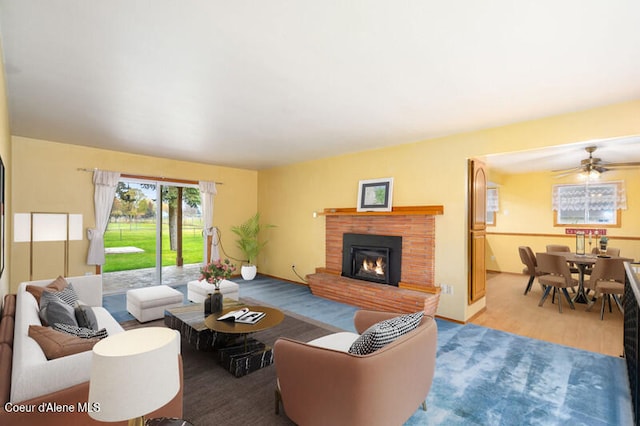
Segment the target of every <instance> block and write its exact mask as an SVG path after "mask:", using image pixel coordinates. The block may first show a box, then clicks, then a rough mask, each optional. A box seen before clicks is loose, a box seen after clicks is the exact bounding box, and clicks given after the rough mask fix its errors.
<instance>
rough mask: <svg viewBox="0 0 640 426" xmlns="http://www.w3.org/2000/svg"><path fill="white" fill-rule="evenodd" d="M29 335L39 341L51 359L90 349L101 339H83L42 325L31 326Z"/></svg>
mask: <svg viewBox="0 0 640 426" xmlns="http://www.w3.org/2000/svg"><path fill="white" fill-rule="evenodd" d="M29 337H31V338H32V339H33V340H35V341H36V342H38V345H40V348H41V349H42V352H44V355H45V356H46V357H47V359H49V360H51V359H55V358H60V357H64V356H67V355H73V354H76V353H79V352H85V351H90V350H91V349H93V345H95V344H96V343H98V342H99V341H100V339H81V338H80V337H77V336H72V335H70V334H67V333H63V332H61V331H56V330H54V329H52V328H51V327H43V326H40V325H30V326H29Z"/></svg>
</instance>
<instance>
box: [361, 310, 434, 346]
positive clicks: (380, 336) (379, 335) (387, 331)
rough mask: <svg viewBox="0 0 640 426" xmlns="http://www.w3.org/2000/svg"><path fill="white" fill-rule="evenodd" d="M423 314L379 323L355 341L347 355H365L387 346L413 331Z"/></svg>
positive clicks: (421, 312)
mask: <svg viewBox="0 0 640 426" xmlns="http://www.w3.org/2000/svg"><path fill="white" fill-rule="evenodd" d="M423 316H424V312H423V311H420V312H416V313H413V314H406V315H400V316H399V317H395V318H390V319H388V320H384V321H380V322H379V323H376V324H374V325H372V326H371V327H369V328H368V329H367V330H366V331H365V332H364V333H362V334H361V335H360V337H358V338H357V339H356V341H355V342H353V344H352V345H351V347H350V348H349V353H351V354H355V355H367V354H370V353H372V352H375V351H377V350H378V349H380V348H382V347H384V346H386V345H388V344H389V343H391V342H393V341H394V340H396V339H397V338H398V337H400V336H402V335H403V334H407V333H408V332H410V331H412V330H414V329H415V328H417V327H418V325H420V322H421V321H422V317H423Z"/></svg>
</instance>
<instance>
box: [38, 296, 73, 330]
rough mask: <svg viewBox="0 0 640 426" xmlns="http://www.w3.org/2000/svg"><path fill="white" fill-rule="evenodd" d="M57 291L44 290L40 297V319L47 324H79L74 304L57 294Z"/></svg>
mask: <svg viewBox="0 0 640 426" xmlns="http://www.w3.org/2000/svg"><path fill="white" fill-rule="evenodd" d="M56 294H57V293H53V292H48V291H47V292H43V293H42V296H41V298H40V320H41V321H42V324H43V325H45V326H47V325H51V324H55V323H61V324H69V325H75V326H78V320H76V313H75V310H74V308H73V306H71V305H69V304H67V303H65V302H63V301H62V299H60V298H59V297H57V296H56Z"/></svg>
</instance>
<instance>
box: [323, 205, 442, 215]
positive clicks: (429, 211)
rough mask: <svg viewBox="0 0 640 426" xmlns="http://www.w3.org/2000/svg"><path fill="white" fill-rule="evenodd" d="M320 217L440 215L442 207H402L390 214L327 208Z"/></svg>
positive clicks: (350, 208) (354, 209) (349, 208)
mask: <svg viewBox="0 0 640 426" xmlns="http://www.w3.org/2000/svg"><path fill="white" fill-rule="evenodd" d="M318 214H319V215H320V216H399V215H406V216H408V215H440V214H444V206H402V207H393V208H392V209H391V211H390V212H359V211H358V210H357V209H356V208H355V207H345V208H333V209H331V208H327V209H324V211H323V212H321V213H318Z"/></svg>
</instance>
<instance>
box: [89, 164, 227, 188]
mask: <svg viewBox="0 0 640 426" xmlns="http://www.w3.org/2000/svg"><path fill="white" fill-rule="evenodd" d="M96 170H101V169H98V168H93V169H87V168H84V167H79V168H78V171H79V172H91V173H93V172H95V171H96ZM104 171H110V172H113V170H104ZM118 173H120V177H124V178H129V179H145V180H156V181H160V182H172V183H186V184H191V185H197V184H198V183H199V181H197V180H188V179H173V178H165V177H158V176H144V175H134V174H129V173H122V172H118ZM214 183H215V184H216V185H224V182H214Z"/></svg>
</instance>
